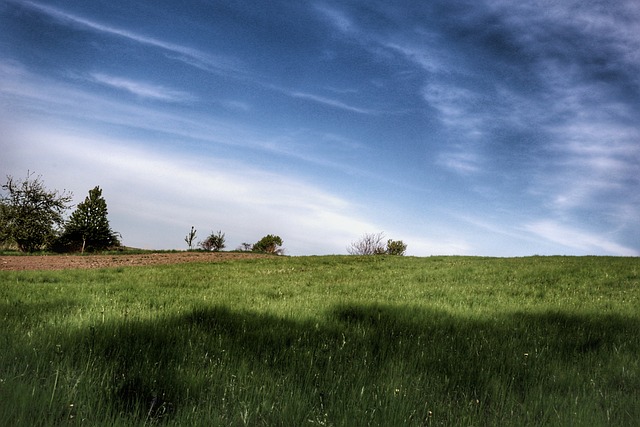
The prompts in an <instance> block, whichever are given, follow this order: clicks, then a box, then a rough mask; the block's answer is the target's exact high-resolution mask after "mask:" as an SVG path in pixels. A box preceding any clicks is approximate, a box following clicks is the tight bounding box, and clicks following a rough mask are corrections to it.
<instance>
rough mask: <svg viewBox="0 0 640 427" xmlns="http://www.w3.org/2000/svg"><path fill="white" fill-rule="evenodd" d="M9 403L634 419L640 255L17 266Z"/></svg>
mask: <svg viewBox="0 0 640 427" xmlns="http://www.w3.org/2000/svg"><path fill="white" fill-rule="evenodd" d="M0 283H2V287H1V289H0V295H1V296H2V297H1V298H0V321H2V328H0V343H2V351H0V396H2V399H1V401H0V419H2V420H3V423H4V424H6V425H11V426H32V425H63V424H64V425H66V424H76V423H77V424H82V425H103V426H107V425H131V426H134V425H135V426H138V425H167V426H174V425H175V426H178V425H211V426H241V425H264V426H272V425H296V426H303V425H325V426H346V425H349V426H352V425H355V426H357V425H377V426H399V425H415V426H420V425H434V426H435V425H442V426H449V425H465V426H470V425H476V426H480V425H486V426H493V425H500V426H505V425H506V426H546V425H588V426H604V425H611V426H632V425H637V421H638V420H639V419H640V394H639V393H638V390H640V359H639V358H638V354H640V334H638V331H639V330H640V311H638V307H639V306H640V259H638V258H613V257H582V258H575V257H532V258H519V259H513V258H512V259H496V258H467V257H432V258H413V257H391V256H386V255H381V256H331V257H271V258H265V259H254V260H246V261H234V262H226V263H214V264H184V265H170V266H158V267H129V268H112V269H101V270H86V271H81V270H67V271H61V272H53V271H51V272H49V271H27V272H8V271H0Z"/></svg>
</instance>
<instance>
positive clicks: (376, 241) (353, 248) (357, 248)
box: [347, 233, 386, 255]
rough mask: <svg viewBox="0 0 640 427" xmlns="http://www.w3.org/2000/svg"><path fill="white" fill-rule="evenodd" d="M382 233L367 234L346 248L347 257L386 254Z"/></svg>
mask: <svg viewBox="0 0 640 427" xmlns="http://www.w3.org/2000/svg"><path fill="white" fill-rule="evenodd" d="M383 240H384V233H367V234H364V235H363V236H362V237H361V238H360V240H357V241H355V242H351V245H349V246H348V247H347V252H348V253H349V255H380V254H384V253H385V252H386V249H385V247H384V245H383V243H382V242H383Z"/></svg>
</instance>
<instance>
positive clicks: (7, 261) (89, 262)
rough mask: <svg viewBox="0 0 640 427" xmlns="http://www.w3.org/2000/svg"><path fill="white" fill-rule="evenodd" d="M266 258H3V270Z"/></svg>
mask: <svg viewBox="0 0 640 427" xmlns="http://www.w3.org/2000/svg"><path fill="white" fill-rule="evenodd" d="M265 256H267V255H261V254H254V253H237V252H233V253H228V252H169V253H149V254H131V255H127V254H122V255H24V256H11V255H9V256H6V255H0V270H66V269H82V268H109V267H130V266H144V265H162V264H181V263H188V262H220V261H229V260H237V259H250V258H258V257H265Z"/></svg>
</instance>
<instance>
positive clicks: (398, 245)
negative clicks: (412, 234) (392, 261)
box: [387, 239, 407, 256]
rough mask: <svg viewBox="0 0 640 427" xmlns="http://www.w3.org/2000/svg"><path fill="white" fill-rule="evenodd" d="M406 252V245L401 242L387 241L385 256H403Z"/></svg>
mask: <svg viewBox="0 0 640 427" xmlns="http://www.w3.org/2000/svg"><path fill="white" fill-rule="evenodd" d="M406 250H407V245H406V244H405V243H404V242H403V241H402V240H391V239H389V240H388V241H387V254H388V255H400V256H402V255H404V253H405V252H406Z"/></svg>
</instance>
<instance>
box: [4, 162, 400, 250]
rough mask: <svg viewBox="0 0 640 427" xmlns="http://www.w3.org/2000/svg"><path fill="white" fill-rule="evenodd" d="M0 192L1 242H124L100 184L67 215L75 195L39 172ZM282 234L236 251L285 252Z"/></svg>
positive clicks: (85, 246)
mask: <svg viewBox="0 0 640 427" xmlns="http://www.w3.org/2000/svg"><path fill="white" fill-rule="evenodd" d="M2 190H4V192H5V194H3V195H2V196H0V247H2V246H4V247H7V246H9V247H11V246H15V247H17V248H18V249H19V250H20V251H23V252H36V251H40V250H51V251H55V252H81V253H84V252H95V251H102V250H107V249H117V248H120V247H121V238H122V236H121V235H120V233H118V232H116V231H113V230H112V229H111V227H110V225H109V220H108V218H107V214H108V211H107V202H106V201H105V199H104V197H103V196H102V189H100V187H99V186H96V187H94V188H93V189H91V190H89V194H88V196H87V197H86V198H85V200H84V201H83V202H81V203H79V204H78V205H77V206H76V209H75V210H74V211H73V212H72V213H71V215H70V217H69V219H67V220H65V219H64V214H65V212H66V211H67V210H68V209H70V208H71V207H72V205H71V201H72V196H73V194H72V193H70V192H67V191H66V190H63V191H62V192H59V191H58V190H49V189H47V188H46V187H45V186H44V183H43V182H42V179H41V177H40V176H39V175H38V176H35V175H34V174H33V173H30V172H29V173H27V177H26V178H25V179H15V178H13V177H12V176H10V175H9V176H7V182H6V183H5V184H3V185H2ZM196 236H197V230H196V229H195V227H193V226H192V227H191V230H190V231H189V233H188V234H187V235H186V237H185V238H184V241H185V242H186V243H187V246H188V249H189V250H193V249H194V248H195V245H196V243H195V242H196ZM282 244H283V241H282V238H281V237H280V236H277V235H273V234H268V235H266V236H264V237H262V238H261V239H260V240H258V241H257V242H256V243H253V244H250V243H242V244H241V245H240V247H238V248H237V250H240V251H253V252H264V253H270V254H275V255H282V254H284V251H285V250H284V248H283V247H282ZM197 247H198V248H200V249H202V250H206V251H221V250H222V249H224V248H225V247H226V238H225V234H224V233H223V232H222V231H218V232H216V233H214V232H212V233H211V234H210V235H208V236H207V237H206V238H205V239H204V240H202V241H200V242H198V243H197ZM406 249H407V245H406V244H405V243H404V242H403V241H402V240H392V239H388V240H387V241H386V243H385V242H384V233H373V234H365V235H363V236H362V237H361V238H360V239H359V240H357V241H355V242H352V243H351V245H350V246H348V247H347V252H348V253H349V254H351V255H381V254H387V255H404V254H405V251H406Z"/></svg>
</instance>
